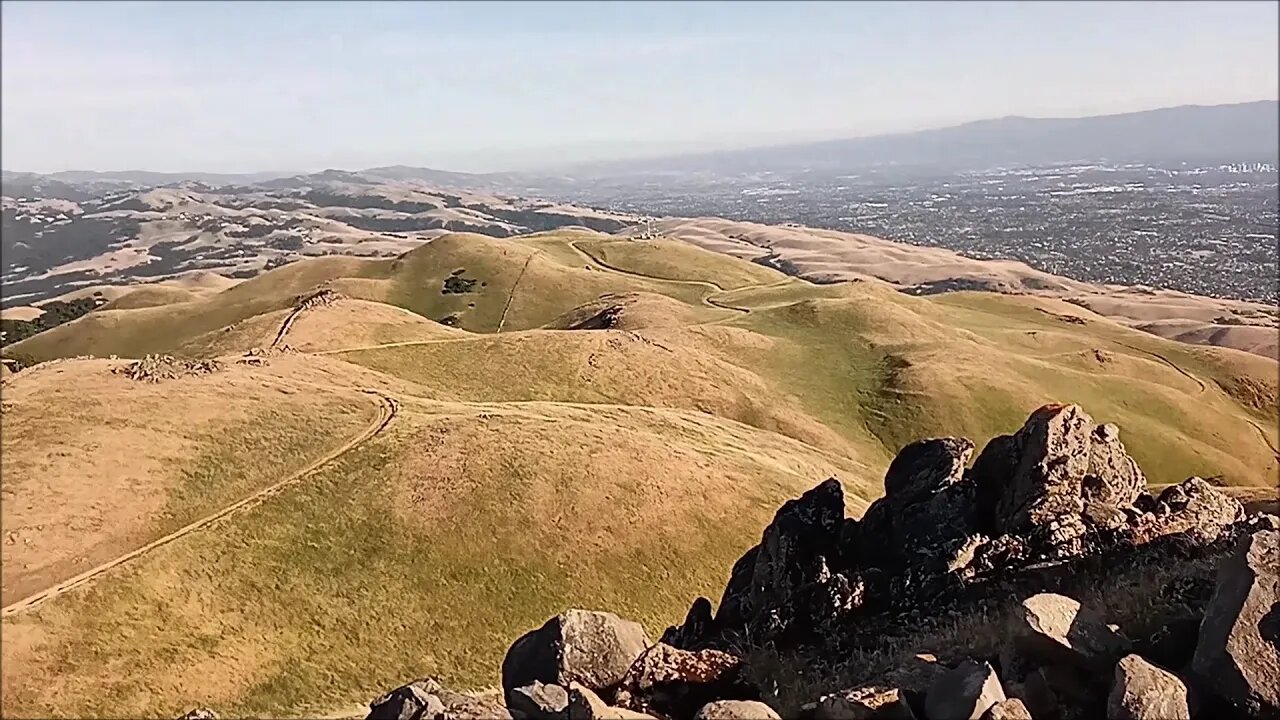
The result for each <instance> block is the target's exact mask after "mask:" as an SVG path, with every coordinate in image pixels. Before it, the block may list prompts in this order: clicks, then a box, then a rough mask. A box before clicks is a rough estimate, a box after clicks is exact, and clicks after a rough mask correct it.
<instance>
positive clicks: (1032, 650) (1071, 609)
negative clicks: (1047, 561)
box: [1016, 593, 1131, 676]
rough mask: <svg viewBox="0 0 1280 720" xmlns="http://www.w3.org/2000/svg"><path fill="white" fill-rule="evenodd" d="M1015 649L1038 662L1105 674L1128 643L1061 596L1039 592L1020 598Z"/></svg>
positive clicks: (1125, 651)
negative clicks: (1020, 611) (1020, 613)
mask: <svg viewBox="0 0 1280 720" xmlns="http://www.w3.org/2000/svg"><path fill="white" fill-rule="evenodd" d="M1022 620H1023V625H1022V628H1021V632H1020V633H1019V635H1018V636H1017V638H1016V641H1017V646H1018V649H1019V650H1020V651H1021V652H1022V653H1023V654H1025V655H1026V656H1027V657H1029V658H1032V659H1034V660H1036V661H1038V662H1040V663H1042V664H1046V665H1050V664H1057V663H1065V664H1069V665H1073V666H1075V667H1078V668H1080V669H1082V670H1085V671H1088V672H1090V673H1092V674H1094V675H1099V676H1106V675H1109V674H1110V672H1111V669H1112V667H1114V665H1115V663H1116V661H1118V660H1119V659H1120V658H1121V657H1123V656H1124V655H1126V654H1127V653H1128V652H1129V649H1130V646H1131V643H1130V642H1129V641H1128V640H1127V639H1126V638H1125V637H1124V636H1122V635H1120V634H1119V633H1118V632H1116V631H1115V630H1114V629H1112V628H1111V627H1108V626H1107V624H1106V623H1105V622H1103V621H1102V619H1100V618H1099V617H1097V616H1096V615H1094V614H1093V613H1091V612H1089V611H1088V610H1087V609H1085V608H1083V607H1081V606H1080V603H1078V602H1076V601H1075V600H1073V599H1071V598H1069V597H1066V596H1064V595H1055V594H1053V593H1041V594H1039V595H1033V596H1031V597H1029V598H1027V599H1026V600H1023V601H1022Z"/></svg>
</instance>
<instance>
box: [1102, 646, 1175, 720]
mask: <svg viewBox="0 0 1280 720" xmlns="http://www.w3.org/2000/svg"><path fill="white" fill-rule="evenodd" d="M1107 718H1108V720H1191V710H1190V708H1189V707H1188V706H1187V686H1186V685H1184V684H1183V683H1182V681H1181V680H1179V679H1178V676H1177V675H1174V674H1173V673H1171V672H1169V671H1167V670H1163V669H1161V668H1158V667H1156V666H1155V665H1152V664H1151V663H1149V662H1147V661H1146V660H1144V659H1143V658H1142V657H1140V656H1138V655H1126V656H1124V657H1123V658H1121V659H1120V662H1118V663H1116V670H1115V683H1114V684H1113V685H1112V688H1111V695H1110V696H1109V697H1108V698H1107Z"/></svg>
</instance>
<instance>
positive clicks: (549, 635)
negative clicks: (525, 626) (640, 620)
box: [502, 609, 650, 703]
mask: <svg viewBox="0 0 1280 720" xmlns="http://www.w3.org/2000/svg"><path fill="white" fill-rule="evenodd" d="M649 644H650V643H649V638H648V637H647V636H646V635H645V632H644V628H642V627H640V625H639V624H637V623H634V622H631V621H630V620H623V619H622V618H620V617H618V616H617V615H614V614H613V613H609V612H593V611H589V610H576V609H575V610H566V611H565V612H564V613H561V614H560V615H557V616H556V617H553V618H551V619H550V620H548V621H547V622H546V623H545V624H544V625H543V626H542V627H540V628H538V629H537V630H532V631H530V632H528V633H526V634H525V635H523V636H522V637H520V639H518V640H516V641H515V643H514V644H512V646H511V648H510V649H509V650H507V655H506V658H504V659H503V661H502V689H503V693H504V695H505V697H506V699H507V702H508V703H511V702H512V699H513V698H512V693H513V692H514V691H515V690H516V688H520V687H524V686H526V685H532V684H533V683H535V682H542V683H547V684H552V685H561V686H566V687H567V686H568V685H569V683H571V682H578V683H582V684H583V685H585V686H586V687H589V688H591V689H592V690H594V691H596V692H600V693H606V694H608V693H610V692H612V690H613V688H614V687H615V686H616V685H617V684H618V682H619V681H621V680H622V677H623V675H625V674H626V672H627V669H628V668H630V667H631V664H632V663H633V662H635V659H636V658H637V657H639V656H640V654H641V653H643V652H644V650H645V648H646V647H648V646H649ZM517 702H518V701H517Z"/></svg>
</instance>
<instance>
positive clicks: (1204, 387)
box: [1113, 340, 1280, 463]
mask: <svg viewBox="0 0 1280 720" xmlns="http://www.w3.org/2000/svg"><path fill="white" fill-rule="evenodd" d="M1113 342H1115V343H1116V344H1117V345H1120V346H1122V347H1127V348H1129V349H1130V350H1137V351H1138V352H1140V353H1143V354H1145V355H1150V356H1151V357H1153V358H1155V359H1156V360H1159V361H1160V362H1162V363H1164V364H1165V365H1168V366H1169V367H1171V368H1173V369H1174V370H1176V371H1178V373H1179V374H1180V375H1182V376H1183V377H1185V378H1188V379H1190V380H1192V381H1194V382H1195V383H1196V385H1199V386H1200V393H1202V394H1203V393H1205V392H1207V391H1208V389H1209V385H1208V383H1206V382H1205V381H1204V380H1201V379H1200V378H1198V377H1196V376H1195V375H1193V374H1191V373H1189V372H1187V371H1186V370H1184V369H1183V368H1182V367H1181V366H1180V365H1178V364H1177V363H1175V362H1174V361H1172V360H1170V359H1169V358H1167V357H1165V356H1164V355H1161V354H1160V353H1158V352H1154V351H1152V350H1147V349H1146V348H1140V347H1138V346H1137V345H1130V344H1129V343H1124V342H1120V341H1118V340H1115V341H1113ZM1244 421H1245V422H1247V423H1249V424H1250V425H1252V426H1253V429H1254V430H1257V431H1258V437H1260V438H1262V442H1263V443H1264V444H1266V446H1267V448H1268V449H1269V450H1270V451H1271V454H1272V455H1273V456H1274V457H1275V459H1276V462H1278V463H1280V448H1278V447H1276V444H1275V443H1273V442H1272V441H1271V436H1270V435H1268V434H1267V430H1266V428H1264V427H1262V426H1261V425H1259V424H1258V423H1257V422H1255V421H1253V420H1250V419H1248V418H1245V419H1244Z"/></svg>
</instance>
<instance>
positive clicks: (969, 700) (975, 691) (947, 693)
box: [924, 660, 1005, 720]
mask: <svg viewBox="0 0 1280 720" xmlns="http://www.w3.org/2000/svg"><path fill="white" fill-rule="evenodd" d="M1004 699H1005V696H1004V688H1003V687H1001V686H1000V678H999V677H998V676H997V675H996V671H995V669H994V668H992V667H991V665H990V664H989V663H985V662H978V661H976V660H965V661H964V662H962V663H960V664H959V665H957V666H956V667H955V668H953V669H952V670H949V671H948V672H946V673H945V674H943V675H942V676H940V677H939V678H938V679H937V681H936V682H934V684H933V687H931V688H929V694H928V695H927V696H925V701H924V714H925V717H926V718H928V720H979V719H980V718H981V717H982V716H983V714H985V713H986V712H987V710H989V709H991V706H992V705H995V704H996V703H998V702H1000V701H1002V700H1004Z"/></svg>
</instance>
